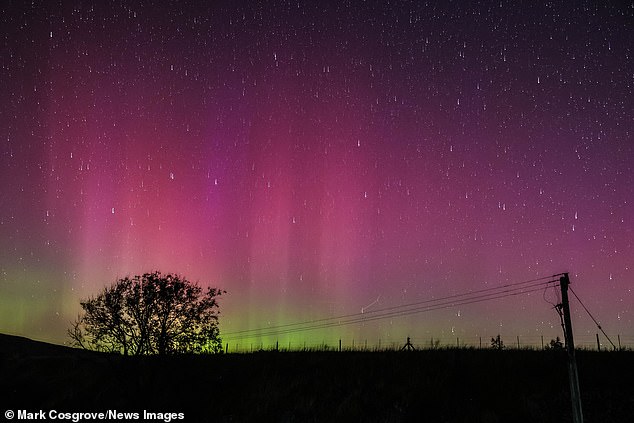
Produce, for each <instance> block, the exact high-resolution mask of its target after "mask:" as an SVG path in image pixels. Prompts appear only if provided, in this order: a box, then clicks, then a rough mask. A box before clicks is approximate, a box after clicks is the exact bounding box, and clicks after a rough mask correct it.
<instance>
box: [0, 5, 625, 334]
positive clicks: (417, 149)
mask: <svg viewBox="0 0 634 423" xmlns="http://www.w3.org/2000/svg"><path fill="white" fill-rule="evenodd" d="M440 3H442V5H441V4H436V3H435V2H417V1H412V2H408V1H403V2H383V1H366V2H355V1H329V2H305V1H288V2H281V1H275V2H266V3H265V2H255V1H247V2H241V1H232V2H202V1H201V2H195V1H182V2H180V1H179V2H176V1H147V2H140V1H139V2H137V1H132V2H127V1H107V2H97V1H78V0H77V1H53V2H44V1H34V2H21V1H9V2H3V3H2V5H1V6H0V8H1V10H2V13H1V17H0V34H1V36H0V43H1V45H2V56H1V61H0V75H1V76H0V84H1V92H2V95H1V100H0V101H1V104H2V106H1V108H0V131H1V133H0V146H1V147H0V165H1V166H0V169H1V170H0V172H2V174H1V177H2V186H1V188H0V190H1V191H0V196H1V197H0V198H1V202H0V248H1V249H0V270H1V274H0V332H5V333H13V334H19V335H24V336H29V337H32V338H35V339H42V340H47V341H53V342H64V340H65V331H66V328H67V327H68V325H69V322H70V321H71V320H73V319H74V317H75V316H76V314H77V313H78V311H79V300H80V299H81V298H85V297H87V296H89V295H94V294H95V293H97V292H98V291H99V290H100V289H101V288H102V287H103V286H104V285H106V284H110V283H112V282H114V281H115V280H116V278H118V277H123V276H126V275H130V274H141V273H143V272H147V271H151V270H154V269H159V270H161V271H164V272H177V273H180V274H182V275H184V276H185V277H187V278H188V279H190V280H194V281H200V283H201V284H203V285H212V286H218V287H220V288H222V289H225V290H227V291H228V294H227V295H226V297H225V298H223V300H222V303H221V313H222V317H221V328H222V330H223V331H226V332H230V331H236V330H242V329H249V328H255V327H262V326H266V325H272V324H273V325H274V324H284V323H289V322H295V321H301V320H305V319H314V318H320V317H331V316H337V315H340V314H347V313H357V312H359V311H360V310H361V309H364V310H365V309H367V308H370V307H372V308H377V307H383V306H394V305H398V304H407V303H410V302H415V301H420V300H422V299H426V298H433V297H442V296H444V295H451V294H455V293H461V292H465V291H469V290H477V289H481V288H484V287H487V286H495V285H499V284H504V283H509V282H517V281H522V280H528V279H532V278H536V277H541V276H544V275H551V274H554V273H559V272H564V271H568V272H570V275H571V281H572V284H573V287H574V289H575V291H576V292H577V293H578V294H579V295H580V296H581V298H582V299H583V300H584V303H585V304H586V305H587V306H588V308H589V309H590V310H591V311H592V312H593V314H595V315H596V317H598V318H599V319H600V321H601V323H602V325H603V327H604V329H606V331H607V332H608V333H609V334H611V335H616V334H620V335H621V336H622V339H624V340H625V341H628V340H629V341H628V342H631V344H634V332H633V331H632V328H633V327H634V325H633V324H632V323H633V322H632V319H633V313H634V293H633V292H632V286H633V283H634V270H633V268H632V266H633V265H634V250H633V248H632V239H633V238H634V177H633V176H634V173H633V169H632V166H633V165H632V164H633V163H634V142H633V140H632V131H633V127H634V125H633V123H634V122H633V117H632V116H633V111H634V100H633V98H634V96H633V93H632V87H633V84H634V68H633V65H632V61H633V57H632V56H633V54H634V53H633V51H632V46H634V36H633V26H632V22H633V14H634V7H633V6H632V4H631V2H630V3H629V4H627V2H621V3H617V2H614V3H612V2H608V3H603V2H586V1H584V2H577V1H575V2H567V3H566V4H556V3H552V2H541V1H540V2H509V1H501V2H490V3H480V4H474V5H467V4H466V3H467V2H460V3H458V2H440ZM463 3H464V4H463ZM545 300H548V301H551V302H552V301H555V300H556V294H555V292H551V291H549V292H545V293H544V294H543V295H542V294H537V295H533V296H532V297H527V298H518V299H513V300H510V301H508V302H504V301H497V302H487V303H483V304H478V305H473V306H469V307H465V308H464V309H461V310H456V309H452V310H447V311H440V312H437V313H430V314H425V315H422V316H410V317H407V318H403V319H394V320H393V321H382V322H379V323H376V324H372V325H367V326H366V327H363V328H359V327H356V326H352V327H345V328H340V329H334V330H331V332H332V333H331V335H332V337H333V339H337V338H338V337H347V338H352V337H356V338H357V339H359V340H360V339H364V338H365V339H370V340H371V342H373V341H374V340H375V339H377V338H383V339H391V338H394V339H398V340H399V341H400V340H401V339H402V338H403V336H404V335H405V334H412V338H413V339H423V338H427V337H429V336H430V335H432V336H437V337H443V336H448V337H449V338H455V337H456V336H461V337H463V338H471V337H477V336H485V337H488V336H491V335H495V334H496V333H500V332H502V333H503V334H506V335H509V336H515V335H527V334H530V335H535V336H538V335H542V334H543V335H544V336H548V337H549V338H548V339H550V337H554V336H555V335H559V334H560V328H559V327H558V325H559V321H558V316H557V315H556V313H554V312H553V310H552V305H551V304H549V302H548V301H545ZM573 309H574V313H575V315H574V319H575V329H576V330H577V331H578V333H579V336H580V339H581V342H580V343H581V344H583V342H584V339H585V338H583V337H584V336H586V335H587V336H588V337H590V338H589V339H590V341H592V337H593V336H594V333H595V332H596V331H597V330H596V328H595V327H594V324H593V323H592V321H591V320H590V319H589V318H588V316H587V315H585V314H584V313H583V311H582V309H581V307H579V305H578V304H576V305H574V304H573ZM326 336H330V335H328V334H324V333H320V334H318V335H313V334H305V335H304V334H300V335H296V337H297V339H298V340H308V341H309V342H321V341H322V339H323V338H324V337H326ZM282 341H283V342H287V341H286V340H285V339H282Z"/></svg>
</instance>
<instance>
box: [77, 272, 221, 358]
mask: <svg viewBox="0 0 634 423" xmlns="http://www.w3.org/2000/svg"><path fill="white" fill-rule="evenodd" d="M223 292H224V291H220V290H218V289H216V288H207V290H204V291H203V289H202V288H201V287H199V286H198V285H197V284H194V283H192V282H190V281H188V280H187V279H184V278H181V277H180V276H177V275H173V274H166V275H163V274H161V273H160V272H154V273H146V274H144V275H143V276H135V277H134V278H129V277H126V278H123V279H119V280H118V281H117V282H116V283H115V284H114V285H112V286H110V287H106V288H104V290H103V291H102V292H101V293H100V294H99V295H98V296H96V297H94V298H89V299H88V300H85V301H82V302H81V307H82V309H83V313H82V314H80V315H79V317H78V318H77V320H76V321H75V322H74V323H73V325H72V327H71V328H70V329H69V330H68V335H69V336H70V338H71V340H72V343H73V344H74V345H75V346H78V347H82V348H85V349H92V350H98V351H110V352H120V353H123V354H125V355H140V354H174V353H201V352H220V351H221V350H222V342H221V339H220V332H219V330H218V314H219V312H218V302H217V297H218V296H219V295H221V294H222V293H223Z"/></svg>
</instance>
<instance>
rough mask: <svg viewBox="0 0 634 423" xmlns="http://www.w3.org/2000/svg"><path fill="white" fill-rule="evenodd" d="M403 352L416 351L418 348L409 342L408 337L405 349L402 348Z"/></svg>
mask: <svg viewBox="0 0 634 423" xmlns="http://www.w3.org/2000/svg"><path fill="white" fill-rule="evenodd" d="M401 351H416V348H414V346H413V345H412V343H411V342H410V340H409V336H408V337H407V342H406V343H405V345H403V348H401Z"/></svg>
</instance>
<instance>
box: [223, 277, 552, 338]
mask: <svg viewBox="0 0 634 423" xmlns="http://www.w3.org/2000/svg"><path fill="white" fill-rule="evenodd" d="M541 289H542V288H541V286H540V287H538V288H536V289H531V290H528V291H518V292H513V293H510V294H504V295H497V296H488V297H487V298H481V299H477V300H472V301H465V300H463V301H458V302H455V303H450V304H439V305H436V306H427V307H423V308H419V309H413V310H406V311H395V312H391V313H388V314H385V315H379V316H372V317H370V318H356V319H353V320H347V321H343V322H331V323H322V324H318V325H312V326H306V327H299V328H292V329H285V330H275V331H268V332H261V333H256V334H250V335H242V336H237V337H227V338H225V339H227V340H240V339H248V338H251V337H253V336H273V335H285V334H290V333H295V332H306V331H310V330H316V329H327V328H332V327H339V326H346V325H351V324H359V323H367V322H372V321H375V320H382V319H389V318H396V317H403V316H408V315H412V314H418V313H425V312H429V311H435V310H441V309H446V308H453V307H458V306H463V305H468V304H474V303H479V302H483V301H489V300H495V299H500V298H505V297H511V296H515V295H521V294H528V293H531V292H539V291H541Z"/></svg>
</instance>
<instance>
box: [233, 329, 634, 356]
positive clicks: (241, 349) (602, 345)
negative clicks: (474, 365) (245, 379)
mask: <svg viewBox="0 0 634 423" xmlns="http://www.w3.org/2000/svg"><path fill="white" fill-rule="evenodd" d="M610 338H611V339H612V340H613V342H614V343H615V345H614V346H612V345H611V343H610V342H608V340H607V339H605V337H601V336H599V335H598V334H594V335H587V334H584V335H576V336H575V347H576V349H578V350H588V351H615V350H619V351H633V350H634V336H621V335H619V334H617V335H610ZM408 342H409V344H410V345H411V347H412V348H410V349H415V350H440V349H456V348H464V349H504V350H533V351H540V350H548V349H556V348H564V347H565V341H564V340H563V339H562V338H561V337H557V336H555V337H552V336H545V335H530V336H499V338H498V335H495V336H487V337H485V336H475V337H473V336H472V337H463V338H461V337H455V338H451V337H447V336H444V337H433V336H431V337H427V338H423V337H409V338H407V339H402V340H396V339H387V340H383V339H373V340H370V339H361V340H358V339H333V338H331V339H328V340H321V341H316V340H314V339H312V340H305V341H303V340H300V341H298V340H294V341H270V340H269V341H266V342H264V341H255V342H244V341H243V342H226V343H224V352H225V353H241V354H243V353H254V352H262V351H289V352H301V351H359V352H363V351H400V350H403V349H408V348H407V347H406V346H407V343H408Z"/></svg>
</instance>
